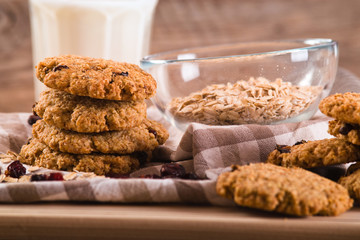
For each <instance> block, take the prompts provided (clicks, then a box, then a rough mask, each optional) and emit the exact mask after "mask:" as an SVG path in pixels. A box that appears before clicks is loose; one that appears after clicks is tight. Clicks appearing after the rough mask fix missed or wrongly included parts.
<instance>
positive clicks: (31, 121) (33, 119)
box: [27, 115, 41, 126]
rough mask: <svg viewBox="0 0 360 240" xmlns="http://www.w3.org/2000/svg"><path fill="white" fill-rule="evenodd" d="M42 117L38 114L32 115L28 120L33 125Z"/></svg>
mask: <svg viewBox="0 0 360 240" xmlns="http://www.w3.org/2000/svg"><path fill="white" fill-rule="evenodd" d="M40 119H41V117H39V116H37V115H30V116H29V118H28V120H27V122H28V124H30V125H31V126H32V125H34V124H35V123H36V122H37V121H38V120H40Z"/></svg>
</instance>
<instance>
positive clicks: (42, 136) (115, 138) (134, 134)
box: [32, 119, 169, 154]
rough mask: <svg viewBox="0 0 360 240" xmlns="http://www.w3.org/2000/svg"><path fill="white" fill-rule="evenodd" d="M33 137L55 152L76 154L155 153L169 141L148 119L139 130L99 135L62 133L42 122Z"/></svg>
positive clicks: (39, 122) (65, 131)
mask: <svg viewBox="0 0 360 240" xmlns="http://www.w3.org/2000/svg"><path fill="white" fill-rule="evenodd" d="M32 134H33V137H34V138H37V139H39V140H40V141H41V142H43V143H45V144H46V145H47V146H49V147H50V148H51V149H53V150H55V151H59V152H67V153H73V154H90V153H93V152H101V153H116V154H130V153H133V152H139V151H140V152H142V151H152V150H154V149H155V148H156V147H157V146H159V145H161V144H164V142H165V141H166V139H167V138H168V137H169V134H168V132H167V130H166V129H165V128H164V127H163V126H162V125H161V124H160V123H158V122H156V121H152V120H148V119H145V120H144V122H143V123H142V124H140V125H139V126H136V127H132V128H129V129H124V130H121V131H108V132H100V133H77V132H73V131H67V130H61V129H59V128H57V127H55V126H51V125H49V124H47V123H46V122H45V121H44V120H40V121H37V122H36V123H35V124H34V125H33V128H32Z"/></svg>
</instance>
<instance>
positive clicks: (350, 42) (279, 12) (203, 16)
mask: <svg viewBox="0 0 360 240" xmlns="http://www.w3.org/2000/svg"><path fill="white" fill-rule="evenodd" d="M295 38H332V39H335V40H337V41H338V43H339V49H340V61H339V66H340V67H343V68H345V69H347V70H350V71H351V72H353V73H354V74H356V75H357V76H360V66H359V63H360V0H298V1H297V0H272V1H266V0H159V3H158V5H157V8H156V11H155V18H154V24H153V30H152V38H151V44H150V53H157V52H162V51H168V50H173V49H179V48H186V47H195V46H204V45H212V44H219V43H230V42H239V41H255V40H279V39H295ZM32 72H33V67H32V55H31V35H30V19H29V12H28V0H0V112H30V111H31V107H32V105H33V104H34V86H33V75H32Z"/></svg>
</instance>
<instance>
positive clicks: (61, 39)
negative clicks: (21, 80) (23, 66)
mask: <svg viewBox="0 0 360 240" xmlns="http://www.w3.org/2000/svg"><path fill="white" fill-rule="evenodd" d="M157 1H158V0H30V16H31V34H32V48H33V49H32V51H33V64H34V65H36V64H37V63H38V62H39V61H41V60H43V59H44V58H45V57H52V56H57V55H62V54H75V55H81V56H89V57H102V58H105V59H113V60H116V61H126V62H131V63H135V64H139V61H140V59H141V58H142V57H144V56H145V55H147V54H148V50H149V42H150V33H151V25H152V18H153V13H154V10H155V7H156V4H157ZM44 89H45V86H44V85H43V84H42V83H41V82H40V81H39V80H37V79H36V78H35V99H36V100H37V99H38V98H39V93H40V92H41V91H42V90H44Z"/></svg>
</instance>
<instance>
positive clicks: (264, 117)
mask: <svg viewBox="0 0 360 240" xmlns="http://www.w3.org/2000/svg"><path fill="white" fill-rule="evenodd" d="M321 90H322V87H318V86H294V85H292V84H291V83H290V82H285V81H283V80H282V79H280V78H278V79H276V80H275V81H273V82H270V81H269V80H267V79H266V78H263V77H258V78H256V79H255V78H250V79H249V80H248V81H244V80H240V81H237V82H236V83H234V84H231V83H227V84H213V85H210V86H207V87H206V88H204V89H203V90H201V91H197V92H194V93H191V94H190V95H189V96H186V97H179V98H174V99H172V101H171V102H170V104H169V105H168V110H169V111H170V113H171V114H173V115H174V117H175V118H176V119H178V120H186V121H194V122H199V123H204V124H209V125H231V124H247V123H258V124H267V123H270V122H273V121H279V120H284V119H286V118H290V117H293V116H295V115H297V114H299V113H301V112H302V111H304V110H305V109H307V108H308V107H309V106H310V105H311V104H312V103H313V102H314V101H315V99H316V98H317V96H318V95H319V93H320V92H321Z"/></svg>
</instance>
